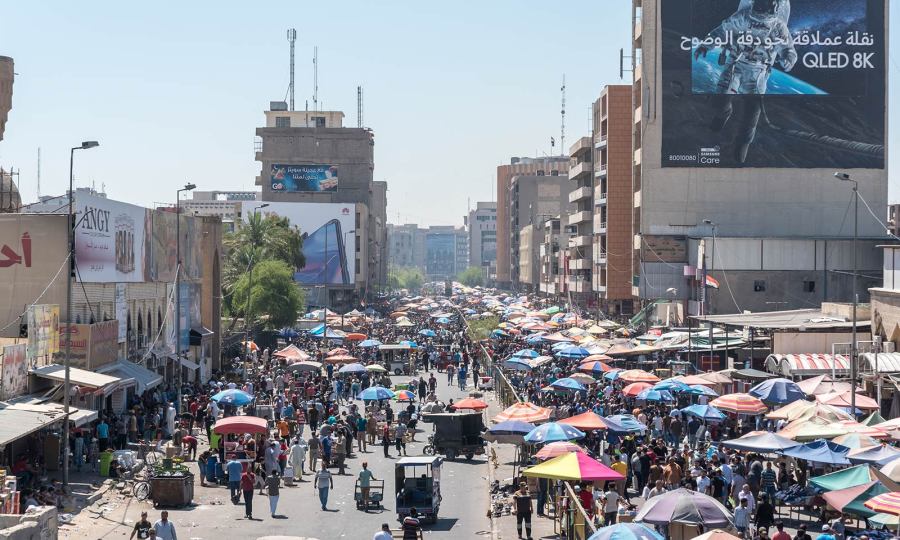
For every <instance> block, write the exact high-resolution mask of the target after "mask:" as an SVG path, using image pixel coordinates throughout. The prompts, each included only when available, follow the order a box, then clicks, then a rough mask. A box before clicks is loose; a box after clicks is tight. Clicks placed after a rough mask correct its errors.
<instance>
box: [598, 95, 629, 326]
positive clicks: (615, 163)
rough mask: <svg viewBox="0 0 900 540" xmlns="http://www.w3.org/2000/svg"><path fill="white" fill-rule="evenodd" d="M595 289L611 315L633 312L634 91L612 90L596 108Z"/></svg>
mask: <svg viewBox="0 0 900 540" xmlns="http://www.w3.org/2000/svg"><path fill="white" fill-rule="evenodd" d="M593 118H594V145H593V146H594V156H595V159H594V163H595V165H594V178H595V184H596V187H595V188H594V228H593V232H594V244H593V265H594V274H593V278H592V279H593V284H592V285H593V290H594V292H595V293H596V294H597V296H598V298H599V299H600V309H601V310H603V311H605V312H606V313H607V314H609V315H621V314H630V313H632V308H633V305H632V304H633V302H632V296H631V289H632V276H633V275H634V271H633V262H632V251H633V250H632V248H631V241H632V232H631V228H632V223H631V219H632V209H633V208H632V207H633V204H632V190H631V161H632V151H631V130H632V125H631V86H630V85H610V86H606V87H605V88H604V89H603V91H602V92H601V93H600V97H599V98H598V99H597V100H596V101H595V102H594V105H593Z"/></svg>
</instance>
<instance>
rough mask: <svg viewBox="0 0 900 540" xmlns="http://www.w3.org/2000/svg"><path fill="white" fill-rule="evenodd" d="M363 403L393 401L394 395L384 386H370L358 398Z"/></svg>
mask: <svg viewBox="0 0 900 540" xmlns="http://www.w3.org/2000/svg"><path fill="white" fill-rule="evenodd" d="M356 397H357V398H358V399H361V400H363V401H381V400H383V399H391V398H392V397H394V393H393V392H391V391H390V390H388V389H387V388H385V387H383V386H370V387H368V388H366V389H365V390H363V391H362V392H360V393H359V395H357V396H356Z"/></svg>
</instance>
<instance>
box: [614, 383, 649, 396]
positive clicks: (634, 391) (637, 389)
mask: <svg viewBox="0 0 900 540" xmlns="http://www.w3.org/2000/svg"><path fill="white" fill-rule="evenodd" d="M652 387H653V385H652V384H650V383H648V382H635V383H631V384H629V385H628V386H626V387H625V388H623V389H622V393H623V394H625V395H626V396H630V397H634V396H636V395H638V394H640V393H641V392H643V391H644V390H646V389H648V388H652Z"/></svg>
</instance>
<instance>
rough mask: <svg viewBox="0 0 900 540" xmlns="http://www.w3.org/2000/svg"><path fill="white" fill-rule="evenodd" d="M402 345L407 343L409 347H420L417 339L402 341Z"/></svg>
mask: <svg viewBox="0 0 900 540" xmlns="http://www.w3.org/2000/svg"><path fill="white" fill-rule="evenodd" d="M400 345H406V346H407V347H410V348H412V349H416V348H418V347H419V345H418V344H417V343H416V342H415V341H409V340H403V341H401V342H400Z"/></svg>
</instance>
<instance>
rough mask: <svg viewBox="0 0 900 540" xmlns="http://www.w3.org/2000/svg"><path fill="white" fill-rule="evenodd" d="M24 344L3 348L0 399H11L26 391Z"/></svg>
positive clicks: (26, 368) (26, 363) (26, 373)
mask: <svg viewBox="0 0 900 540" xmlns="http://www.w3.org/2000/svg"><path fill="white" fill-rule="evenodd" d="M25 348H26V347H25V344H24V343H22V344H21V345H7V346H6V347H3V368H2V374H0V399H12V398H14V397H17V396H21V395H23V394H25V392H27V391H28V362H26V360H25Z"/></svg>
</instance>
